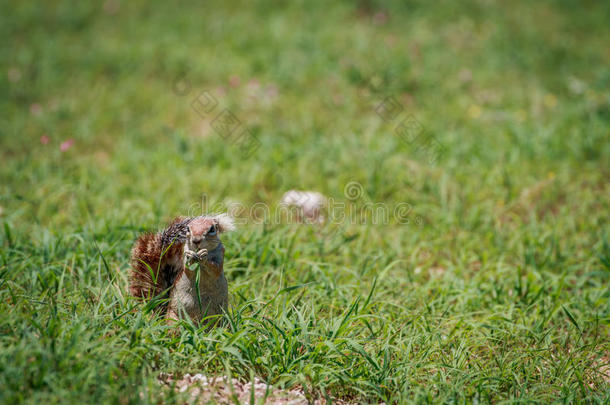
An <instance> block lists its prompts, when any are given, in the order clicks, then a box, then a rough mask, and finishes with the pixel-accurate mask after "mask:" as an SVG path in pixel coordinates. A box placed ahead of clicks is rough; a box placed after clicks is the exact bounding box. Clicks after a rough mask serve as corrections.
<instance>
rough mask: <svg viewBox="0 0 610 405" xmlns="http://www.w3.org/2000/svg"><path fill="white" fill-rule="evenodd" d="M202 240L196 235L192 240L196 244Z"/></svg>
mask: <svg viewBox="0 0 610 405" xmlns="http://www.w3.org/2000/svg"><path fill="white" fill-rule="evenodd" d="M202 240H203V238H202V237H197V238H193V239H192V241H193V243H194V244H195V245H198V244H200V243H201V241H202Z"/></svg>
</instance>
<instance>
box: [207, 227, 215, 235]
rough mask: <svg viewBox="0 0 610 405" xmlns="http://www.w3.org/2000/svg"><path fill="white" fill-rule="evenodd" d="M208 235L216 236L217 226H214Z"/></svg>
mask: <svg viewBox="0 0 610 405" xmlns="http://www.w3.org/2000/svg"><path fill="white" fill-rule="evenodd" d="M208 235H216V225H212V227H211V228H210V230H209V231H208Z"/></svg>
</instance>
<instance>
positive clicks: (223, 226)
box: [214, 214, 235, 232]
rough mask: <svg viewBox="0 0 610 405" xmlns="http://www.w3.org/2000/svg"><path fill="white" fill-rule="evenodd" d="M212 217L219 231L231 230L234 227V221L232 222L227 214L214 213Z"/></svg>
mask: <svg viewBox="0 0 610 405" xmlns="http://www.w3.org/2000/svg"><path fill="white" fill-rule="evenodd" d="M214 219H215V220H216V223H217V224H218V231H219V232H228V231H233V230H234V229H235V223H234V222H233V218H231V217H230V216H229V215H228V214H218V215H215V216H214Z"/></svg>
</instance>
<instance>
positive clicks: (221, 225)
mask: <svg viewBox="0 0 610 405" xmlns="http://www.w3.org/2000/svg"><path fill="white" fill-rule="evenodd" d="M233 229H235V225H234V223H233V219H232V218H231V217H230V216H228V215H227V214H219V215H202V216H200V217H196V218H194V219H193V220H191V221H190V222H189V224H188V235H187V236H188V237H187V241H186V243H187V247H188V248H189V249H190V250H193V251H197V250H199V249H207V250H208V251H209V250H213V249H215V248H216V247H217V246H218V244H219V243H220V238H219V236H218V235H219V234H221V233H223V232H227V231H232V230H233Z"/></svg>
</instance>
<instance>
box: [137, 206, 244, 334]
mask: <svg viewBox="0 0 610 405" xmlns="http://www.w3.org/2000/svg"><path fill="white" fill-rule="evenodd" d="M233 229H234V225H233V220H232V219H231V218H230V217H229V216H228V215H226V214H220V215H203V216H199V217H194V218H183V217H178V218H176V219H174V220H173V221H172V222H171V223H170V224H169V226H168V227H167V228H166V229H165V230H163V231H162V232H158V233H156V234H150V233H148V234H144V235H141V236H140V237H139V238H138V240H137V241H136V243H135V244H134V246H133V249H132V253H131V274H130V285H129V290H130V292H131V294H132V295H134V296H135V297H138V298H142V299H146V300H152V299H153V298H154V299H164V298H165V299H167V298H169V300H168V301H166V302H165V303H164V304H161V305H160V306H159V308H160V311H161V312H162V313H164V314H165V315H166V316H167V317H168V318H170V319H177V318H180V317H181V316H182V315H183V314H187V315H188V316H190V317H191V319H193V321H194V322H195V323H199V322H200V321H201V320H202V319H203V318H206V317H209V316H213V315H219V314H222V313H223V312H224V311H226V310H227V306H228V287H227V279H226V278H225V275H224V272H223V263H224V253H225V248H224V246H223V244H222V242H221V241H220V238H219V237H218V235H219V234H220V233H222V232H226V231H230V230H233Z"/></svg>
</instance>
